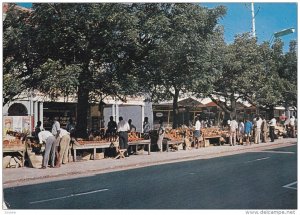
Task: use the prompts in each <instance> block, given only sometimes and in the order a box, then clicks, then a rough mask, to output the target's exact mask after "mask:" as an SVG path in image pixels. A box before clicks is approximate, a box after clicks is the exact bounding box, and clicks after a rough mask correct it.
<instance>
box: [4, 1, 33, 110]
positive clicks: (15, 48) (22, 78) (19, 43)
mask: <svg viewBox="0 0 300 215" xmlns="http://www.w3.org/2000/svg"><path fill="white" fill-rule="evenodd" d="M29 16H30V10H28V11H23V10H20V9H18V7H17V6H16V4H9V7H8V11H7V12H6V16H5V20H4V22H3V105H5V104H7V103H8V102H10V101H12V100H13V99H14V98H15V97H16V96H17V95H19V94H21V93H22V92H23V91H27V90H28V88H30V84H31V83H29V82H28V81H27V77H28V76H30V75H31V74H32V68H33V61H32V59H33V58H34V55H32V54H31V48H30V45H29V44H30V38H31V32H32V31H31V27H30V25H29V24H28V19H29Z"/></svg>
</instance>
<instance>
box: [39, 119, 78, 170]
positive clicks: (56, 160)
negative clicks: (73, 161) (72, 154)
mask: <svg viewBox="0 0 300 215" xmlns="http://www.w3.org/2000/svg"><path fill="white" fill-rule="evenodd" d="M50 121H51V122H52V129H51V132H50V131H47V130H44V129H42V128H41V124H42V123H41V121H38V122H37V126H36V127H35V136H36V138H37V139H38V141H39V143H40V144H43V143H44V144H45V151H44V156H43V161H42V167H41V169H46V168H47V167H48V164H49V160H50V161H51V164H50V167H51V168H58V167H60V166H61V165H62V164H66V163H68V161H69V146H70V140H71V136H70V132H72V130H73V127H74V126H73V125H72V124H71V123H72V121H70V122H69V123H68V125H67V127H66V129H63V128H61V126H60V123H59V122H58V120H57V119H54V118H51V119H50ZM50 156H51V158H50Z"/></svg>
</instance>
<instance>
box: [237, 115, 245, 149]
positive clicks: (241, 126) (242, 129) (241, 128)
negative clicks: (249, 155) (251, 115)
mask: <svg viewBox="0 0 300 215" xmlns="http://www.w3.org/2000/svg"><path fill="white" fill-rule="evenodd" d="M244 132H245V125H244V122H243V120H241V121H240V123H239V129H238V139H239V144H241V145H243V137H244Z"/></svg>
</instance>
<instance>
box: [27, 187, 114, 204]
mask: <svg viewBox="0 0 300 215" xmlns="http://www.w3.org/2000/svg"><path fill="white" fill-rule="evenodd" d="M107 190H108V189H101V190H94V191H90V192H85V193H77V194H71V195H68V196H61V197H56V198H51V199H44V200H39V201H34V202H29V204H36V203H41V202H49V201H54V200H58V199H66V198H70V197H74V196H82V195H88V194H91V193H98V192H103V191H107Z"/></svg>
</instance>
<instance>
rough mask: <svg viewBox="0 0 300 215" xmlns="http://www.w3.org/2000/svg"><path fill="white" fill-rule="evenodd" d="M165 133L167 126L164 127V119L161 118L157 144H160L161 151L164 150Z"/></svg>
mask: <svg viewBox="0 0 300 215" xmlns="http://www.w3.org/2000/svg"><path fill="white" fill-rule="evenodd" d="M164 134H165V128H164V125H163V120H162V119H160V120H159V129H158V140H157V146H158V150H159V151H160V152H162V150H163V144H162V142H163V139H164Z"/></svg>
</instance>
